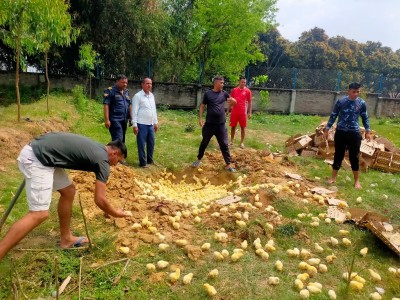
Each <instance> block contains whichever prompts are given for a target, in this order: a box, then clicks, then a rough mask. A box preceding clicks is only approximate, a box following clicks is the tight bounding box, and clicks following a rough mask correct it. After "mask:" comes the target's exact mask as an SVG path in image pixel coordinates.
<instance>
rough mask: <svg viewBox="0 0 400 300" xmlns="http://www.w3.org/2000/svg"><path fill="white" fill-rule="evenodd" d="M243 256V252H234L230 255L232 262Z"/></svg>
mask: <svg viewBox="0 0 400 300" xmlns="http://www.w3.org/2000/svg"><path fill="white" fill-rule="evenodd" d="M242 256H243V252H235V253H233V254H232V255H231V259H232V261H233V262H236V261H238V260H239V259H240V258H241V257H242Z"/></svg>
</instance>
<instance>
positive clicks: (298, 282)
mask: <svg viewBox="0 0 400 300" xmlns="http://www.w3.org/2000/svg"><path fill="white" fill-rule="evenodd" d="M294 286H295V287H296V288H297V289H298V290H302V289H303V288H304V283H303V281H301V280H300V279H298V278H296V279H295V280H294Z"/></svg>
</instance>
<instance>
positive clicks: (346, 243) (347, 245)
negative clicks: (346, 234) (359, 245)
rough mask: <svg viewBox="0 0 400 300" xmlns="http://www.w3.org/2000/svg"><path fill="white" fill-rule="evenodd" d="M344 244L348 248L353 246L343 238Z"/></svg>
mask: <svg viewBox="0 0 400 300" xmlns="http://www.w3.org/2000/svg"><path fill="white" fill-rule="evenodd" d="M342 243H343V245H345V246H346V247H349V246H351V241H350V240H349V239H347V238H342Z"/></svg>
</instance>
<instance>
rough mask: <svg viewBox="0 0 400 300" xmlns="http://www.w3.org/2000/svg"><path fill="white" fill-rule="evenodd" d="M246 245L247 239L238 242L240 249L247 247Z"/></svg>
mask: <svg viewBox="0 0 400 300" xmlns="http://www.w3.org/2000/svg"><path fill="white" fill-rule="evenodd" d="M247 246H248V242H247V240H244V241H243V242H241V243H240V247H241V248H242V249H247Z"/></svg>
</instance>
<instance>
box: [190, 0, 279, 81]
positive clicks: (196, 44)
mask: <svg viewBox="0 0 400 300" xmlns="http://www.w3.org/2000/svg"><path fill="white" fill-rule="evenodd" d="M275 3H276V1H275V0H254V1H250V0H243V1H235V0H226V1H213V0H197V1H196V2H195V9H194V15H193V18H194V22H195V25H196V26H195V28H194V32H193V35H192V40H191V45H193V47H192V53H193V55H194V56H195V57H196V58H197V59H199V60H200V61H201V62H202V70H201V74H202V78H204V77H208V76H212V75H215V74H216V73H221V74H224V75H225V76H227V77H228V78H231V79H233V78H235V77H236V76H237V74H240V73H241V72H243V70H244V68H245V67H246V65H248V64H249V63H250V62H255V61H257V60H262V59H263V55H262V54H261V52H260V49H259V47H258V46H257V44H256V43H255V40H256V39H257V34H258V33H260V32H265V31H267V30H268V29H270V28H272V24H273V20H274V13H275V11H276V8H275Z"/></svg>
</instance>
